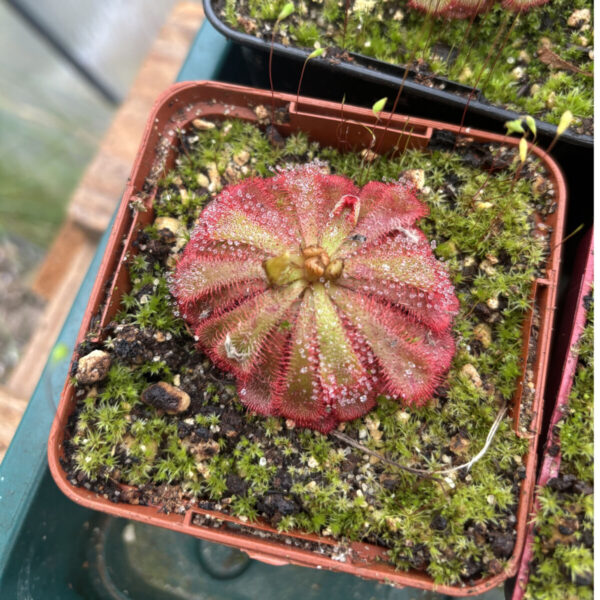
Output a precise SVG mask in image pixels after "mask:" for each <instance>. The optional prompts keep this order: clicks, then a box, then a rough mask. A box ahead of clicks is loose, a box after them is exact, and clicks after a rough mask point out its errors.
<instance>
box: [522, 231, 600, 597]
mask: <svg viewBox="0 0 600 600" xmlns="http://www.w3.org/2000/svg"><path fill="white" fill-rule="evenodd" d="M593 249H594V234H593V230H591V231H590V232H589V233H588V234H587V235H586V237H585V238H584V239H583V241H582V242H581V246H580V248H579V250H580V252H579V256H578V257H577V263H576V265H575V270H574V276H573V282H574V283H573V287H572V288H571V290H570V294H569V298H568V299H567V309H566V313H565V317H566V318H567V319H569V321H570V331H569V335H568V338H567V345H566V352H565V354H564V355H563V354H559V356H561V357H562V356H564V359H563V365H562V371H561V380H560V387H559V388H558V395H557V397H556V404H555V405H554V410H553V411H552V416H551V418H550V423H549V426H548V432H549V433H548V439H547V440H546V445H545V448H544V456H543V459H542V466H541V469H540V474H539V476H538V480H537V486H538V487H539V488H542V487H544V486H545V485H546V484H547V483H548V481H549V480H550V479H552V478H553V477H557V476H558V473H559V470H560V463H561V453H560V451H559V452H558V454H556V456H551V454H550V453H549V452H548V450H549V449H550V447H552V446H554V445H555V444H556V443H557V442H558V438H557V436H555V435H553V433H552V432H553V431H554V427H555V425H557V424H558V422H559V421H560V420H561V419H562V418H563V417H564V415H565V410H566V409H567V407H568V405H569V395H570V394H571V388H572V387H573V380H574V377H575V371H576V369H577V362H578V354H577V353H576V352H573V348H576V346H577V343H578V341H579V338H580V337H581V334H582V333H583V329H584V327H585V322H586V316H587V310H586V308H585V305H584V301H583V300H584V298H585V297H586V296H587V295H588V294H589V293H590V291H591V289H592V284H593V282H594V254H593ZM567 326H568V325H565V327H567ZM539 509H540V506H539V502H538V499H537V497H536V498H535V501H534V504H533V511H532V513H533V514H536V513H537V511H538V510H539ZM534 537H535V524H534V523H530V525H529V526H528V528H527V538H526V540H525V548H524V550H523V555H522V557H521V564H520V565H519V571H518V574H517V581H516V584H515V590H514V592H513V596H512V600H521V599H522V598H523V595H524V594H525V590H526V589H527V583H528V582H529V567H530V563H531V560H532V559H533V542H534Z"/></svg>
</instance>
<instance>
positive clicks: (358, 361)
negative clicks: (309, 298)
mask: <svg viewBox="0 0 600 600" xmlns="http://www.w3.org/2000/svg"><path fill="white" fill-rule="evenodd" d="M333 287H335V286H332V288H333ZM312 289H313V299H314V306H315V315H314V318H315V329H316V334H317V342H318V354H317V356H318V360H319V380H320V382H321V388H322V390H323V391H322V396H323V401H324V403H325V405H326V406H331V409H332V411H333V412H334V414H335V416H336V418H337V419H338V420H341V421H347V420H348V419H353V418H356V417H357V416H360V415H363V414H365V413H366V412H367V411H368V410H370V409H371V408H372V406H373V405H374V401H375V390H374V384H373V380H372V374H370V373H369V372H368V371H367V369H366V367H365V365H364V364H363V360H365V359H366V358H367V357H366V355H362V354H359V351H360V349H359V348H357V347H356V341H357V340H356V339H355V338H354V336H353V335H352V332H351V331H348V330H347V329H346V328H345V326H344V323H343V321H342V319H341V318H340V316H339V314H338V311H337V309H336V307H335V306H334V304H333V303H332V302H331V299H330V298H329V295H328V290H326V289H325V286H323V285H321V284H315V285H314V286H313V288H312Z"/></svg>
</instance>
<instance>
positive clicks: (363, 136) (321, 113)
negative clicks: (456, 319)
mask: <svg viewBox="0 0 600 600" xmlns="http://www.w3.org/2000/svg"><path fill="white" fill-rule="evenodd" d="M271 102H273V104H274V107H275V108H276V109H277V108H279V107H287V108H288V110H289V120H288V121H287V122H286V123H285V124H283V125H277V128H278V129H279V131H280V133H281V134H282V135H284V136H287V135H290V134H292V133H294V132H298V131H302V132H304V133H306V134H307V135H308V136H309V138H311V139H312V140H315V141H317V142H319V143H321V144H322V145H330V146H334V147H340V141H339V139H338V128H339V125H340V122H341V119H340V115H341V114H342V110H343V116H344V126H345V128H347V135H346V138H345V140H344V143H345V144H348V145H349V146H350V147H352V148H353V149H355V150H357V151H360V150H361V149H362V148H366V147H368V146H369V145H370V142H371V133H369V130H368V129H367V127H365V125H366V126H368V128H370V130H371V131H373V133H374V135H375V136H376V138H377V143H378V144H379V140H381V145H380V146H378V148H380V149H381V152H383V153H385V152H386V151H388V150H392V149H393V148H400V150H401V151H402V150H404V149H406V148H418V149H422V150H425V149H426V148H427V146H428V144H429V141H430V140H431V137H432V135H433V133H434V131H435V132H441V131H447V132H451V133H454V134H456V133H457V132H458V129H459V128H458V127H456V126H453V125H447V124H444V123H439V122H434V121H427V120H423V119H416V118H410V117H405V116H401V115H394V116H393V117H392V118H391V121H390V124H389V127H388V128H387V130H386V129H385V127H384V126H383V125H382V123H384V122H385V121H387V118H382V119H381V121H380V123H379V124H378V123H377V121H376V118H375V116H374V115H373V113H372V111H370V110H368V109H364V108H357V107H352V106H348V105H345V106H343V107H342V106H341V105H340V104H336V103H332V102H324V101H319V100H313V99H305V98H302V97H301V98H300V99H299V101H298V102H297V101H296V96H293V95H289V94H281V93H275V94H274V95H273V96H271V93H270V92H267V91H262V90H255V89H251V88H246V87H241V86H236V85H228V84H223V83H216V82H196V83H194V82H190V83H181V84H177V85H174V86H172V87H171V88H169V89H168V90H167V91H166V92H165V93H164V94H163V95H162V96H161V97H160V98H159V99H158V101H157V102H156V104H155V106H154V109H153V111H152V113H151V115H150V117H149V119H148V123H147V126H146V130H145V133H144V136H143V139H142V143H141V147H140V150H139V152H138V154H137V158H136V161H135V164H134V167H133V171H132V175H131V177H130V180H129V184H128V186H127V188H126V191H125V194H124V196H123V199H122V202H121V205H120V208H119V211H118V214H117V217H116V220H115V223H114V226H113V229H112V232H111V236H110V239H109V242H108V246H107V250H106V253H105V256H104V260H103V262H102V265H101V267H100V270H99V274H98V278H97V280H96V282H95V285H94V289H93V291H92V294H91V297H90V301H89V304H88V307H87V309H86V312H85V315H84V318H83V322H82V325H81V329H80V331H79V336H78V341H82V340H83V339H84V337H85V336H86V334H88V333H89V332H90V331H92V332H100V331H102V328H103V326H104V325H106V324H107V323H108V322H110V320H111V319H112V317H113V316H114V315H115V313H116V312H117V310H118V308H119V304H120V298H121V296H122V294H124V293H126V292H127V291H128V290H129V288H130V282H129V275H128V271H127V264H126V263H127V260H126V258H127V257H131V256H132V255H133V254H135V252H136V250H135V247H134V244H133V242H134V241H135V239H136V236H137V234H138V232H139V231H140V229H142V228H143V227H145V226H146V225H148V224H149V223H151V222H152V221H153V210H152V200H153V197H154V195H155V193H156V182H157V180H158V179H159V178H160V176H162V174H163V173H164V172H165V171H167V170H169V169H170V168H171V167H172V166H173V164H174V161H175V158H176V155H177V151H176V149H175V148H176V146H177V130H178V129H182V128H185V127H186V126H187V125H188V124H189V123H190V122H191V121H192V120H193V119H195V118H197V117H198V116H201V117H202V118H204V119H206V118H208V119H224V118H240V119H244V120H246V121H249V122H256V116H255V114H254V111H253V110H252V109H253V107H255V106H257V105H260V104H262V105H266V106H270V105H271ZM465 133H468V136H469V138H471V139H473V140H474V141H479V142H496V143H502V144H506V145H507V146H513V147H516V146H517V144H518V140H515V139H514V138H508V137H505V136H501V135H496V134H490V133H485V132H482V131H478V130H468V131H467V132H465ZM346 147H348V146H346ZM530 151H531V152H532V153H534V154H535V155H537V157H538V158H539V159H540V160H541V161H542V162H543V163H544V165H545V167H546V169H547V172H548V174H549V178H550V180H551V181H552V183H553V185H554V189H555V198H556V210H555V211H554V212H553V213H552V214H551V215H549V216H548V217H545V218H544V217H542V216H541V215H537V216H536V221H537V222H542V221H543V222H544V223H545V224H546V225H547V226H549V227H550V228H551V231H552V234H551V239H550V254H549V256H548V259H547V263H546V271H545V276H544V277H542V278H539V279H537V280H536V281H535V282H534V284H533V286H532V307H533V308H532V309H531V311H530V314H529V316H528V318H526V319H525V323H524V327H523V332H522V334H523V346H522V348H523V350H522V359H523V365H524V367H523V373H522V375H521V378H520V381H519V385H518V386H517V392H516V393H515V396H514V398H513V404H512V420H513V426H514V429H515V432H516V434H517V435H518V436H520V437H524V438H527V440H528V444H529V446H528V453H527V456H526V458H525V461H524V465H525V467H526V477H525V479H524V480H523V482H522V484H521V490H520V497H519V506H518V512H517V526H516V527H517V538H516V544H515V547H514V551H513V555H512V557H511V558H510V559H509V560H508V564H507V567H506V570H505V571H504V572H503V573H501V574H499V575H495V576H493V577H488V578H485V579H482V580H481V581H480V582H479V583H477V584H476V585H474V586H472V587H461V586H459V585H456V586H451V585H436V584H435V583H434V581H433V580H432V579H431V577H429V576H428V575H427V574H425V573H421V572H403V571H397V570H395V569H394V568H393V567H392V566H391V565H389V564H385V562H383V561H382V560H381V559H382V558H383V559H385V554H386V550H385V549H384V548H381V547H378V546H375V545H371V544H364V543H352V544H351V545H350V552H349V554H348V557H347V560H346V562H340V561H336V560H334V559H333V558H330V557H329V556H327V555H323V554H321V553H316V552H312V551H309V550H305V549H303V548H300V547H297V546H299V545H300V544H296V546H295V545H294V542H298V541H306V540H308V541H311V542H315V543H317V544H319V545H321V546H322V547H332V546H334V545H335V542H334V541H332V540H331V539H329V538H326V537H319V536H316V535H311V534H304V533H302V532H288V533H286V534H279V533H278V532H277V531H275V530H274V529H272V528H271V527H270V526H268V525H266V524H265V523H262V522H260V521H259V522H256V523H251V524H250V523H243V522H242V521H240V520H239V519H236V518H235V517H232V516H230V515H226V514H224V513H218V512H214V511H208V510H202V509H200V508H196V507H193V508H191V509H189V510H188V511H187V512H186V513H185V514H183V515H182V514H164V513H161V512H159V510H158V508H159V507H157V506H134V505H129V504H114V503H112V502H110V501H109V500H107V499H106V498H104V497H102V496H99V495H97V494H95V493H93V492H91V491H89V490H86V489H85V488H78V487H74V486H73V485H71V484H70V483H69V482H68V480H67V476H66V473H65V472H64V471H63V469H62V467H61V464H60V461H61V457H62V456H63V442H64V440H65V435H66V426H67V422H68V419H69V416H70V414H71V413H72V412H73V411H74V409H75V404H76V399H75V389H74V387H73V386H72V385H71V383H70V380H67V381H66V382H65V386H64V389H63V392H62V395H61V399H60V405H59V408H58V411H57V414H56V418H55V420H54V422H53V426H52V430H51V433H50V439H49V443H48V460H49V465H50V470H51V472H52V475H53V477H54V479H55V481H56V483H57V484H58V486H59V487H60V489H61V490H62V491H63V492H64V493H65V494H66V495H67V496H68V497H69V498H71V499H72V500H74V501H75V502H77V503H79V504H82V505H84V506H87V507H89V508H93V509H96V510H100V511H103V512H106V513H110V514H112V515H115V516H122V517H125V518H128V519H135V520H138V521H141V522H144V523H150V524H153V525H157V526H160V527H166V528H168V529H172V530H175V531H179V532H184V533H188V534H190V535H193V536H196V537H198V538H202V539H206V540H208V541H213V542H218V543H221V544H226V545H228V546H233V547H236V548H239V549H241V550H243V551H244V552H246V553H248V554H249V555H250V556H251V557H252V558H255V559H257V560H261V561H263V562H266V563H268V564H271V565H284V564H295V565H299V566H306V567H316V568H323V569H330V570H332V571H341V572H347V573H352V574H354V575H358V576H360V577H364V578H366V579H373V580H377V581H381V582H387V583H390V584H392V585H397V586H411V587H416V588H422V589H428V590H435V591H438V592H440V593H446V594H451V595H454V596H474V595H477V594H480V593H482V592H485V591H487V590H489V589H491V588H494V587H496V586H498V585H500V584H501V583H502V582H503V581H504V580H505V579H507V578H508V577H511V576H513V575H514V574H515V573H516V570H517V567H518V560H519V557H520V554H521V551H522V548H523V544H524V541H525V529H526V522H527V516H528V514H529V509H530V507H531V502H532V497H533V485H534V481H535V466H536V447H537V441H538V434H537V432H538V431H539V424H540V420H541V406H542V405H541V402H542V397H543V393H544V385H545V381H546V373H547V368H548V355H549V348H550V337H551V336H550V334H551V329H552V317H553V312H554V306H555V299H556V288H557V279H558V269H559V263H560V244H558V241H559V240H560V239H561V236H562V231H563V225H564V213H565V203H566V188H565V182H564V180H563V177H562V174H561V172H560V170H559V168H558V167H557V165H556V163H555V162H554V161H553V160H552V159H551V158H550V157H549V156H548V155H547V154H546V153H545V152H544V151H542V150H541V149H539V148H537V147H531V149H530ZM142 190H144V192H145V193H148V192H149V198H147V199H146V200H144V201H145V202H146V205H147V210H146V211H145V212H140V211H131V210H130V206H129V203H130V201H131V200H132V199H139V196H138V194H139V193H140V192H142ZM534 324H535V326H534ZM534 332H535V334H534ZM532 334H534V335H533V337H532ZM534 340H535V343H536V344H537V345H536V347H535V348H534V347H533V346H534ZM73 360H77V356H76V355H74V357H73ZM525 366H530V368H531V369H532V370H533V372H534V378H533V382H532V383H533V385H534V389H535V393H534V394H533V397H532V398H528V401H530V402H531V407H530V410H531V414H532V415H533V419H532V421H531V423H530V424H529V426H528V427H527V428H525V427H524V426H523V424H522V423H520V415H521V410H520V409H521V397H522V394H523V387H524V386H523V382H524V377H525V369H526V367H525ZM196 515H200V516H201V517H202V516H203V517H209V518H211V519H217V520H218V522H219V523H221V524H220V526H219V527H217V528H215V527H207V526H201V525H198V524H197V523H196V522H195V521H196V520H195V519H194V517H195V516H196ZM265 534H268V536H269V537H270V538H271V539H265V538H266V536H265ZM286 541H287V542H288V543H286Z"/></svg>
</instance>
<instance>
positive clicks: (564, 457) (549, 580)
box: [525, 307, 594, 600]
mask: <svg viewBox="0 0 600 600" xmlns="http://www.w3.org/2000/svg"><path fill="white" fill-rule="evenodd" d="M587 316H588V322H587V325H586V327H585V329H584V332H583V334H582V336H581V338H580V340H579V345H578V348H577V349H576V350H575V351H576V352H578V353H579V364H578V367H577V371H576V373H575V379H574V383H573V388H572V390H571V394H570V396H569V407H568V412H567V414H566V416H565V418H564V420H562V421H561V422H560V424H559V431H560V433H559V438H560V448H561V464H560V475H561V476H564V475H574V476H575V477H577V479H578V480H579V481H580V482H583V483H584V484H586V485H588V486H590V487H591V486H593V482H594V462H593V456H594V429H593V423H594V420H593V412H594V407H593V396H594V362H593V350H594V309H593V307H591V308H590V310H589V311H588V315H587ZM538 498H539V504H540V511H539V513H538V515H537V517H536V532H535V533H536V536H535V542H534V558H533V562H532V570H531V574H530V578H529V584H528V586H527V591H526V594H525V597H526V598H528V599H531V600H563V599H571V598H573V599H578V600H586V599H590V600H591V599H592V598H593V597H594V591H593V587H592V585H591V580H590V576H591V574H592V573H593V571H594V555H593V549H592V547H591V543H590V541H588V542H587V543H586V542H585V541H584V536H591V539H592V540H593V530H594V529H593V528H594V496H593V493H587V494H583V493H578V492H576V491H568V492H562V493H561V492H558V491H555V490H554V489H552V487H551V486H547V487H544V488H543V489H542V490H540V492H539V496H538ZM565 527H566V528H567V529H566V530H565V529H564V528H565ZM561 529H562V530H561ZM568 531H571V533H570V534H568V533H567V535H565V532H568ZM586 580H587V583H586Z"/></svg>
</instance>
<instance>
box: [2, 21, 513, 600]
mask: <svg viewBox="0 0 600 600" xmlns="http://www.w3.org/2000/svg"><path fill="white" fill-rule="evenodd" d="M231 51H232V45H231V43H230V42H228V41H227V40H225V38H223V37H222V36H221V35H220V34H219V33H217V32H216V31H215V30H214V29H213V28H212V26H210V24H209V23H208V22H205V23H204V24H203V26H202V28H201V29H200V31H199V33H198V35H197V37H196V39H195V41H194V43H193V45H192V47H191V50H190V53H189V56H188V58H187V60H186V62H185V64H184V65H183V67H182V70H181V72H180V75H179V77H178V80H180V81H183V80H199V79H218V78H219V75H220V72H221V69H222V68H223V66H224V65H225V64H226V62H227V58H228V56H229V55H230V54H231ZM227 67H228V71H229V72H231V70H232V69H231V64H229V65H227ZM236 68H239V69H243V68H244V65H241V64H240V65H239V66H238V65H236ZM107 240H108V233H105V235H104V236H103V238H102V241H101V243H100V245H99V247H98V250H97V252H96V255H95V257H94V260H93V262H92V264H91V266H90V268H89V270H88V273H87V275H86V277H85V280H84V281H83V283H82V285H81V288H80V290H79V292H78V294H77V297H76V299H75V301H74V303H73V306H72V308H71V311H70V313H69V316H68V318H67V320H66V322H65V325H64V327H63V329H62V331H61V333H60V335H59V337H58V340H57V344H64V347H65V348H67V349H68V352H67V353H66V356H65V357H64V358H62V359H60V360H56V359H55V360H54V361H52V360H51V361H49V362H48V363H47V364H46V366H45V368H44V371H43V373H42V376H41V378H40V381H39V383H38V385H37V387H36V390H35V392H34V394H33V396H32V398H31V400H30V402H29V406H28V408H27V411H26V412H25V415H24V417H23V419H22V421H21V424H20V426H19V428H18V430H17V432H16V434H15V437H14V439H13V442H12V444H11V446H10V448H9V449H8V452H7V454H6V456H5V458H4V461H3V462H2V464H1V465H0V598H2V600H8V599H13V598H15V599H18V600H38V599H41V600H46V599H50V598H51V599H55V598H56V599H71V598H73V599H85V600H87V599H91V600H94V599H118V600H124V599H129V598H133V599H138V598H139V599H143V600H152V599H155V598H156V599H161V600H162V599H165V600H171V599H173V600H175V599H194V600H196V599H197V600H200V599H203V600H204V599H206V600H208V599H217V598H218V599H221V600H228V599H232V600H233V599H236V600H237V599H239V600H245V599H248V600H250V599H258V598H260V599H261V600H262V599H263V598H276V599H278V600H286V599H289V600H292V599H295V598H302V599H303V600H319V599H325V598H327V599H328V600H335V599H344V600H354V599H356V600H369V599H375V598H376V599H382V600H409V599H415V600H416V599H421V600H423V599H426V598H429V599H434V598H436V599H441V598H444V596H440V595H438V594H432V593H428V592H422V591H419V590H413V589H403V590H397V589H394V588H392V587H389V586H386V585H380V584H376V583H374V582H371V581H363V580H361V579H358V578H356V577H353V576H351V575H346V574H340V573H330V572H326V571H320V570H317V569H306V568H302V567H292V566H286V567H272V566H268V565H264V564H262V563H260V562H256V561H253V560H250V559H248V558H247V556H246V555H244V554H242V553H240V552H238V551H235V550H231V549H229V548H226V547H224V546H218V545H215V544H209V543H207V542H202V541H199V540H196V539H195V538H193V537H190V536H186V535H182V534H176V533H173V532H171V531H168V530H163V529H160V528H156V527H151V526H148V525H142V524H140V523H135V522H133V521H126V520H123V519H116V518H113V517H109V516H106V515H104V514H102V513H98V512H95V511H92V510H89V509H85V508H82V507H80V506H78V505H76V504H74V503H72V502H71V501H70V500H68V499H67V498H66V497H65V496H64V495H63V494H62V493H61V492H60V491H59V490H58V488H57V487H56V485H55V484H54V481H53V480H52V477H51V475H50V472H49V470H48V467H47V460H46V442H47V437H48V434H49V431H50V425H51V422H52V419H53V417H54V413H55V410H56V406H55V403H56V402H58V398H59V396H60V391H61V389H62V386H63V383H64V380H65V377H66V375H67V370H68V366H69V358H70V356H71V353H72V351H73V347H74V344H75V339H76V336H77V332H78V330H79V326H80V323H81V319H82V316H83V313H84V310H85V307H86V305H87V300H88V297H89V295H90V292H91V289H92V285H93V282H94V279H95V276H96V273H97V271H98V268H99V265H100V262H101V259H102V255H103V253H104V249H105V247H106V243H107ZM503 597H504V595H503V593H502V589H501V588H499V589H497V590H493V591H492V592H490V593H488V594H485V595H484V596H479V597H478V598H480V599H482V600H483V598H485V599H486V600H500V599H501V598H503Z"/></svg>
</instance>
